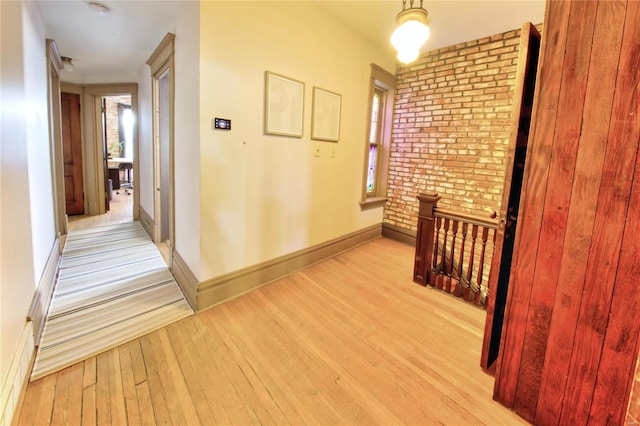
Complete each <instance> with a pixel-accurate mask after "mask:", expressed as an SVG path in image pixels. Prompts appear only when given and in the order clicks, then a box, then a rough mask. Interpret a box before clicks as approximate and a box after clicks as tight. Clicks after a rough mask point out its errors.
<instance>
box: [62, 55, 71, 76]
mask: <svg viewBox="0 0 640 426" xmlns="http://www.w3.org/2000/svg"><path fill="white" fill-rule="evenodd" d="M60 60H62V69H64V70H65V71H69V72H71V71H73V62H71V58H68V57H66V56H61V57H60Z"/></svg>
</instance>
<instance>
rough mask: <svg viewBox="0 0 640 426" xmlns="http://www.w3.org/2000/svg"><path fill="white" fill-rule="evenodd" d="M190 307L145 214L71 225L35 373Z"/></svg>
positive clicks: (103, 347) (125, 337) (127, 336)
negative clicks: (93, 224)
mask: <svg viewBox="0 0 640 426" xmlns="http://www.w3.org/2000/svg"><path fill="white" fill-rule="evenodd" d="M192 314H193V310H192V309H191V307H190V306H189V304H188V302H187V301H186V299H185V298H184V295H183V294H182V291H181V290H180V287H179V286H178V284H177V283H176V281H175V279H174V277H173V275H172V274H171V272H170V271H169V269H168V268H167V266H166V264H165V263H164V261H163V259H162V257H161V255H160V253H159V251H158V250H157V248H156V247H155V245H154V244H153V243H152V242H151V240H150V238H149V237H148V236H147V234H146V233H145V231H144V229H143V228H142V226H141V225H140V223H139V222H128V223H121V224H114V225H108V226H102V227H94V228H87V229H82V230H73V231H70V232H69V234H68V238H67V241H66V244H65V246H64V249H63V252H62V257H61V260H60V272H59V276H58V280H57V284H56V287H55V290H54V295H53V299H52V302H51V306H50V308H49V311H48V314H47V320H46V323H45V326H44V332H43V335H42V339H41V341H40V345H39V348H38V353H37V356H36V362H35V365H34V368H33V373H32V376H31V377H32V380H33V379H37V378H39V377H43V376H45V375H47V374H50V373H52V372H54V371H57V370H59V369H61V368H64V367H66V366H68V365H71V364H74V363H76V362H78V361H81V360H83V359H86V358H87V357H90V356H93V355H95V354H98V353H100V352H103V351H105V350H108V349H110V348H112V347H114V346H118V345H120V344H122V343H125V342H127V341H129V340H131V339H134V338H136V337H139V336H141V335H144V334H146V333H148V332H150V331H152V330H155V329H158V328H160V327H162V326H165V325H167V324H170V323H171V322H174V321H177V320H179V319H182V318H185V317H186V316H189V315H192Z"/></svg>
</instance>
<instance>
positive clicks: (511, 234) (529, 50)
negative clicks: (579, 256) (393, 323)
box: [480, 23, 540, 369]
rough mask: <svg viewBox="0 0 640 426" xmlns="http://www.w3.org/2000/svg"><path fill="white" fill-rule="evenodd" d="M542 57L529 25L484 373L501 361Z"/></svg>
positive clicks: (518, 82)
mask: <svg viewBox="0 0 640 426" xmlns="http://www.w3.org/2000/svg"><path fill="white" fill-rule="evenodd" d="M539 54H540V33H539V32H538V30H536V28H535V27H534V26H533V25H532V24H531V23H526V24H524V25H523V26H522V31H521V36H520V48H519V54H518V56H519V57H518V70H517V75H516V86H515V94H514V102H513V104H514V108H513V124H512V130H511V138H510V141H509V160H508V163H507V171H506V176H505V184H504V189H503V191H502V204H501V208H500V216H499V217H500V223H499V226H498V230H497V235H496V245H495V250H494V254H493V258H492V261H491V274H490V276H489V294H488V298H487V304H486V306H487V317H486V321H485V330H484V340H483V344H482V357H481V360H480V365H481V366H482V368H484V369H490V368H491V367H492V366H493V364H494V362H495V360H496V359H497V358H498V350H499V348H500V337H501V334H502V323H503V318H504V309H505V304H506V301H507V289H508V285H509V275H510V271H511V260H512V255H513V247H514V241H515V234H516V223H517V220H518V212H519V206H520V194H521V192H522V180H523V176H524V169H525V160H526V156H527V146H528V141H529V127H530V125H531V111H532V108H533V94H534V89H535V84H536V75H537V69H538V59H539Z"/></svg>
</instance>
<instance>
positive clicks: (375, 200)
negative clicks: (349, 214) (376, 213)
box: [360, 197, 387, 210]
mask: <svg viewBox="0 0 640 426" xmlns="http://www.w3.org/2000/svg"><path fill="white" fill-rule="evenodd" d="M386 202H387V197H368V198H367V199H366V200H364V201H360V210H368V209H373V208H376V207H381V206H383V205H384V203H386Z"/></svg>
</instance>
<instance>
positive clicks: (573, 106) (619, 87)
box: [494, 0, 640, 425]
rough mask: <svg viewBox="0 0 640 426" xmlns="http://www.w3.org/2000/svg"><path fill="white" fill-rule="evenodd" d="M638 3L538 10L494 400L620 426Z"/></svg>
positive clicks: (628, 302) (633, 266) (635, 191)
mask: <svg viewBox="0 0 640 426" xmlns="http://www.w3.org/2000/svg"><path fill="white" fill-rule="evenodd" d="M638 22H640V2H638V1H635V0H627V1H625V0H619V1H604V0H601V1H548V2H547V11H546V16H545V20H544V33H545V34H546V36H545V37H544V41H543V49H542V51H543V53H542V59H541V67H540V71H539V76H538V82H537V85H536V86H537V88H536V101H535V108H534V112H533V121H532V126H531V127H532V130H531V139H530V141H529V145H530V146H529V151H528V153H527V156H528V159H527V161H528V163H527V170H526V172H525V176H524V187H523V193H522V202H521V211H520V217H519V221H518V222H519V223H518V225H517V229H518V238H517V241H516V243H515V248H514V254H513V267H512V269H511V279H510V282H509V292H508V300H507V306H506V312H505V318H504V327H503V331H502V333H503V335H502V340H503V341H502V344H501V348H500V354H499V357H498V362H497V370H496V385H495V389H494V398H495V399H496V400H498V401H499V402H501V403H503V404H504V405H506V406H508V407H511V408H513V409H514V410H515V411H516V412H517V413H518V414H520V415H521V416H522V417H524V418H525V419H527V420H529V421H530V422H532V423H535V424H541V425H547V424H562V425H564V424H567V425H569V424H571V425H574V424H576V425H577V424H580V425H583V424H594V425H600V424H603V425H604V424H623V422H624V416H625V413H626V409H627V403H628V400H629V394H630V388H631V382H632V379H633V377H634V374H635V367H636V363H637V359H638V336H639V333H640V286H638V282H639V281H640V267H639V266H638V265H639V262H638V260H637V259H638V255H639V253H640V245H639V244H638V241H639V240H638V231H639V227H640V214H639V211H640V210H639V209H638V203H639V200H640V124H639V123H640V120H638V115H640V108H639V106H638V105H639V104H638V99H639V97H638V91H639V88H640V73H639V72H638V70H639V69H640V43H639V42H638V40H640V26H639V25H638Z"/></svg>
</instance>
